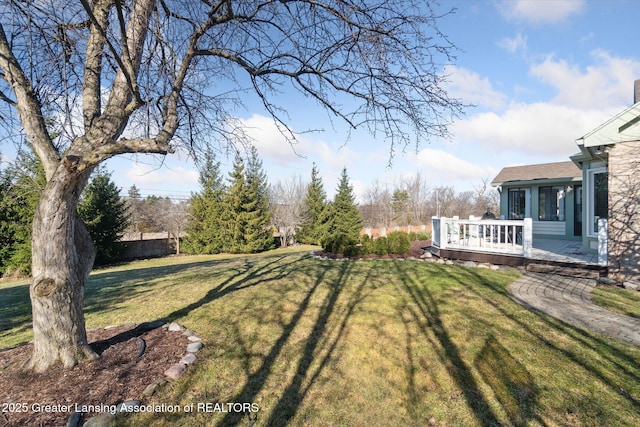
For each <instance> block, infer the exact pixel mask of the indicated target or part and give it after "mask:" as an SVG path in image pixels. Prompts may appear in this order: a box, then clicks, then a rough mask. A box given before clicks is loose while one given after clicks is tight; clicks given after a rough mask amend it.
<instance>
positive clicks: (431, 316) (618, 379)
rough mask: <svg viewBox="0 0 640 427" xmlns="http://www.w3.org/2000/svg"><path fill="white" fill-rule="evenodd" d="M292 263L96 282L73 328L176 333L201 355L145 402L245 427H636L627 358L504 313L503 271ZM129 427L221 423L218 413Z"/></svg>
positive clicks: (634, 369)
mask: <svg viewBox="0 0 640 427" xmlns="http://www.w3.org/2000/svg"><path fill="white" fill-rule="evenodd" d="M307 253H308V248H307V249H303V250H289V251H281V250H278V251H273V252H269V253H266V254H261V255H255V256H233V257H232V256H216V257H184V258H171V259H167V260H156V261H150V262H137V263H132V264H128V265H125V266H121V267H119V268H117V269H109V270H104V271H98V272H96V273H94V274H93V275H92V277H91V280H90V283H89V284H88V286H87V291H86V315H87V326H88V327H103V326H108V325H111V324H120V323H127V322H142V321H149V320H155V319H164V320H169V319H171V320H176V321H178V322H180V323H182V324H183V325H185V326H186V327H188V328H191V329H193V330H195V331H197V332H198V334H199V335H200V336H201V337H202V338H203V340H204V341H205V343H206V345H205V348H204V349H203V350H201V352H200V353H199V354H198V358H199V361H198V362H197V363H196V364H195V365H193V366H192V367H190V368H189V372H188V373H187V375H186V376H185V377H183V378H182V379H180V380H179V381H177V382H175V383H172V384H170V385H168V386H166V387H165V388H164V389H162V391H161V392H160V393H159V394H157V395H154V397H153V398H152V401H151V402H149V403H155V404H162V403H165V404H179V405H182V406H184V405H189V404H191V403H194V404H195V405H197V404H198V403H206V402H211V403H216V402H221V403H231V402H235V403H249V402H251V403H255V404H257V406H258V407H259V408H260V411H259V413H258V418H257V423H256V425H273V426H280V425H286V424H289V425H295V426H401V425H415V426H424V425H428V422H429V420H431V421H432V423H433V424H434V425H438V426H485V425H517V426H520V425H533V426H557V425H558V426H560V425H561V426H624V425H629V426H632V425H640V348H638V347H634V346H631V345H628V344H624V343H621V342H617V341H614V340H610V339H607V338H605V337H603V336H600V335H596V334H592V333H589V332H587V331H584V330H581V329H577V328H574V327H572V326H568V325H566V324H564V323H562V322H560V321H557V320H555V319H553V318H550V317H548V316H545V315H542V314H539V313H534V312H531V311H528V310H526V309H525V308H523V307H522V306H520V305H518V304H516V303H515V302H513V301H512V300H511V299H510V298H509V296H508V294H507V291H506V286H507V285H508V284H509V283H510V282H511V281H513V280H514V279H515V277H516V276H515V275H514V274H506V273H500V272H493V271H489V270H482V269H467V268H461V267H456V266H446V265H440V264H430V263H423V262H419V261H356V262H338V261H320V260H315V259H312V258H310V257H308V256H307ZM0 304H1V305H0V321H1V322H2V323H1V324H0V325H1V327H0V330H1V332H0V347H2V346H7V345H13V344H15V343H17V342H19V341H24V340H27V339H29V324H28V322H29V302H28V289H27V287H26V285H16V284H13V285H10V284H4V285H0ZM126 422H127V423H129V425H135V426H151V425H153V426H156V425H157V426H203V425H236V424H238V423H240V422H242V423H245V424H246V421H244V420H241V419H240V416H238V415H237V414H234V413H232V412H226V413H220V412H218V413H204V412H194V413H190V414H185V413H180V414H174V415H172V414H168V413H164V414H142V415H132V416H129V417H128V418H127V419H126Z"/></svg>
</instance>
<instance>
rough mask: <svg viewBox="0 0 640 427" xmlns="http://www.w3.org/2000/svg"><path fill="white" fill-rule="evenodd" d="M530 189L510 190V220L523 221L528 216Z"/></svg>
mask: <svg viewBox="0 0 640 427" xmlns="http://www.w3.org/2000/svg"><path fill="white" fill-rule="evenodd" d="M527 193H528V189H524V188H510V189H509V219H523V218H526V214H527Z"/></svg>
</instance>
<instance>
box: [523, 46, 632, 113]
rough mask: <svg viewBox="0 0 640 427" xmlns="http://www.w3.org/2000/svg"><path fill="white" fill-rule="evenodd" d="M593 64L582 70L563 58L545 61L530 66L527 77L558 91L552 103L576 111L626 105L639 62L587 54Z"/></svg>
mask: <svg viewBox="0 0 640 427" xmlns="http://www.w3.org/2000/svg"><path fill="white" fill-rule="evenodd" d="M591 57H592V58H593V59H594V64H593V65H590V66H588V67H586V68H584V70H583V69H582V67H580V66H578V65H577V64H571V63H569V62H568V61H566V60H564V59H555V58H553V57H548V58H546V59H545V60H544V61H543V62H541V63H539V64H536V65H534V66H533V67H531V71H530V72H531V74H532V75H533V76H535V77H537V78H538V79H540V81H542V82H543V83H546V84H548V85H550V86H552V87H554V88H556V90H557V91H558V93H557V95H556V97H555V99H554V100H553V102H554V103H555V104H561V105H568V106H574V107H576V108H610V107H614V106H615V107H617V108H618V109H620V107H621V105H630V104H631V102H632V100H633V82H634V80H635V79H636V78H637V76H638V75H640V61H637V60H634V59H629V58H620V57H615V56H612V55H610V54H609V53H608V52H606V51H603V50H596V51H593V52H592V53H591Z"/></svg>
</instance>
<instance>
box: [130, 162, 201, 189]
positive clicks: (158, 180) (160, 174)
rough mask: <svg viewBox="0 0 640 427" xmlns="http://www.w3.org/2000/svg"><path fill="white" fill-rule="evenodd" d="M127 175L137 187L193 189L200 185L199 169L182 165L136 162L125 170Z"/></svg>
mask: <svg viewBox="0 0 640 427" xmlns="http://www.w3.org/2000/svg"><path fill="white" fill-rule="evenodd" d="M125 177H126V178H127V179H128V180H129V181H130V182H132V183H135V184H136V186H137V187H142V186H145V187H149V188H152V189H162V188H164V187H171V188H174V189H178V188H181V187H183V189H184V188H189V189H191V188H197V185H198V171H196V170H195V169H187V168H184V167H182V166H177V167H167V166H155V165H150V164H146V163H138V162H136V163H133V165H132V166H131V167H130V168H129V169H127V170H126V171H125Z"/></svg>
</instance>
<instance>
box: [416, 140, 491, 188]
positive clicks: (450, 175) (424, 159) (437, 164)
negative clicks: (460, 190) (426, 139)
mask: <svg viewBox="0 0 640 427" xmlns="http://www.w3.org/2000/svg"><path fill="white" fill-rule="evenodd" d="M407 160H409V162H411V163H412V164H413V165H414V166H415V167H417V168H419V169H420V172H421V173H423V174H424V175H425V176H427V177H432V178H437V179H438V180H441V181H442V182H446V181H450V180H465V179H469V180H480V179H482V178H484V177H485V176H488V175H492V174H493V170H492V169H490V168H483V167H481V166H479V165H478V164H474V163H471V162H469V161H467V160H464V159H461V158H459V157H456V156H455V155H453V154H451V153H448V152H446V151H443V150H437V149H432V148H425V149H423V150H420V151H419V152H418V153H415V154H408V155H407Z"/></svg>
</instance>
